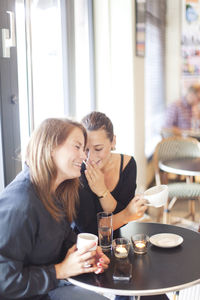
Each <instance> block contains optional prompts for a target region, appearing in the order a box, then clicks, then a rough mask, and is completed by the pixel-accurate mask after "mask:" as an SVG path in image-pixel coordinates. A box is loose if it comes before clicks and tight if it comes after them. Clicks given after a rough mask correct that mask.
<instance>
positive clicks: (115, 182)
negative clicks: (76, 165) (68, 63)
mask: <svg viewBox="0 0 200 300" xmlns="http://www.w3.org/2000/svg"><path fill="white" fill-rule="evenodd" d="M82 124H83V126H84V127H85V129H86V130H87V145H86V155H87V161H86V165H87V166H86V170H85V171H83V172H82V175H81V179H80V180H81V186H80V189H79V197H80V207H79V212H78V215H77V218H76V230H77V232H83V231H87V232H92V233H94V234H97V232H98V229H97V216H96V215H97V213H98V212H100V211H108V212H112V213H113V229H114V237H117V235H118V231H117V229H118V228H120V227H121V226H123V225H125V224H127V223H128V222H129V221H133V220H137V219H139V218H141V217H142V216H143V214H144V212H145V210H146V209H147V207H146V206H145V204H146V200H144V199H143V198H142V196H141V195H137V196H135V190H136V162H135V159H134V158H133V157H132V156H129V155H125V154H119V153H113V152H112V150H114V149H115V145H116V136H115V135H114V131H113V124H112V122H111V121H110V119H109V118H108V117H107V116H106V115H105V114H104V113H101V112H92V113H90V114H89V115H87V116H85V117H84V118H83V120H82ZM86 207H89V208H90V209H85V208H86Z"/></svg>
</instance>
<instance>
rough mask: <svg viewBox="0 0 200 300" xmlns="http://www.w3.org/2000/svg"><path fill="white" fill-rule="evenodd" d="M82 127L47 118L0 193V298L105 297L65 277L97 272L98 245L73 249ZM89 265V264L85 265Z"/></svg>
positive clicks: (100, 261)
mask: <svg viewBox="0 0 200 300" xmlns="http://www.w3.org/2000/svg"><path fill="white" fill-rule="evenodd" d="M85 144H86V131H85V129H84V127H83V126H82V125H80V124H79V123H76V122H72V121H70V120H67V119H47V120H45V121H44V122H43V123H42V124H41V125H40V126H39V128H38V129H37V130H35V131H34V133H33V134H32V136H31V139H30V142H29V144H28V147H27V155H26V165H25V168H24V170H23V171H22V172H21V173H20V174H19V175H18V176H17V177H16V178H15V179H14V180H13V181H12V182H11V183H10V184H9V185H8V186H7V187H6V188H5V189H4V191H3V192H2V193H1V195H0V274H1V276H0V299H1V300H6V299H22V298H25V299H32V300H33V299H38V300H39V299H40V300H43V299H44V300H47V299H52V300H62V299H63V300H64V299H65V300H67V299H69V300H79V299H85V300H88V299H89V298H91V299H98V300H101V299H106V298H105V297H103V296H100V295H98V294H96V293H93V292H89V291H87V290H83V289H81V288H78V287H75V286H73V285H70V284H69V283H68V282H67V280H64V279H67V278H68V277H71V276H75V275H78V274H82V273H90V272H95V273H100V272H103V270H104V269H105V268H107V266H108V263H109V259H108V258H107V257H106V256H105V255H104V254H103V252H102V251H101V249H100V247H98V248H97V250H95V251H88V250H89V249H90V248H91V247H93V246H94V242H91V245H88V246H87V247H84V248H83V249H81V250H77V248H76V244H75V243H76V235H75V233H74V232H73V231H72V230H71V227H70V223H71V222H72V220H73V219H74V217H75V216H76V210H75V208H76V204H77V201H78V187H79V179H78V177H79V176H80V170H81V164H82V161H83V160H84V159H85V158H86V156H85V152H84V150H85ZM86 265H87V266H88V265H90V267H86Z"/></svg>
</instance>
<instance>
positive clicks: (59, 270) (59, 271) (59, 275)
mask: <svg viewBox="0 0 200 300" xmlns="http://www.w3.org/2000/svg"><path fill="white" fill-rule="evenodd" d="M54 266H55V270H56V279H64V278H67V276H65V275H64V274H63V272H62V266H61V263H60V264H56V265H54Z"/></svg>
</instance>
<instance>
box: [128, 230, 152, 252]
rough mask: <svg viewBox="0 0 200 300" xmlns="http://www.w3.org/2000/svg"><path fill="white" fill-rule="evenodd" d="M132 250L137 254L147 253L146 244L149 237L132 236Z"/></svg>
mask: <svg viewBox="0 0 200 300" xmlns="http://www.w3.org/2000/svg"><path fill="white" fill-rule="evenodd" d="M131 239H132V242H133V250H134V252H135V253H137V254H144V253H146V252H147V244H148V241H149V237H148V236H147V235H145V234H136V235H134V236H132V238H131Z"/></svg>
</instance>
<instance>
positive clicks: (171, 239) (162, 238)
mask: <svg viewBox="0 0 200 300" xmlns="http://www.w3.org/2000/svg"><path fill="white" fill-rule="evenodd" d="M150 242H151V243H152V244H153V245H154V246H157V247H161V248H173V247H177V246H179V245H180V244H182V242H183V238H182V236H180V235H177V234H174V233H159V234H155V235H152V236H151V237H150Z"/></svg>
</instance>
